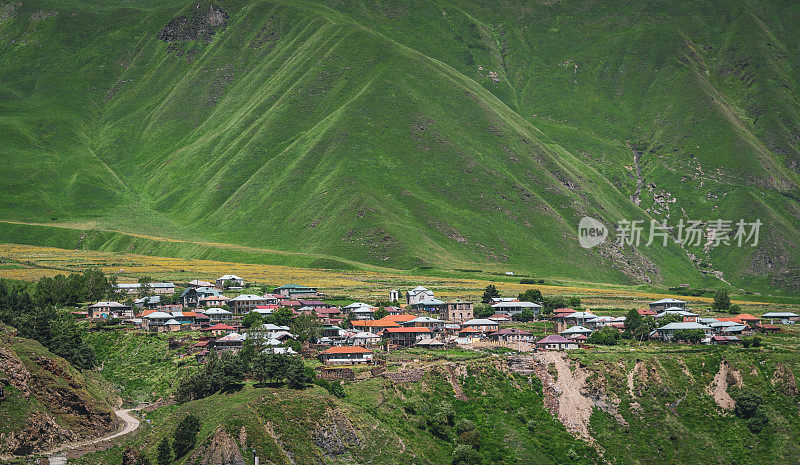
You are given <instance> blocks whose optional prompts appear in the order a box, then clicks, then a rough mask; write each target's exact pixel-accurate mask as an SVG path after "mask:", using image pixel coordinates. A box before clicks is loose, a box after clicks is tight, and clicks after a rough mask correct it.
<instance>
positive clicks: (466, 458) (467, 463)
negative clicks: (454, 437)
mask: <svg viewBox="0 0 800 465" xmlns="http://www.w3.org/2000/svg"><path fill="white" fill-rule="evenodd" d="M451 463H452V464H453V465H479V464H480V463H481V456H480V455H479V454H478V451H476V450H475V449H473V448H472V447H470V446H468V445H466V444H461V445H458V446H456V448H455V449H454V450H453V461H452V462H451Z"/></svg>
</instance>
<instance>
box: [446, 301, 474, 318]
mask: <svg viewBox="0 0 800 465" xmlns="http://www.w3.org/2000/svg"><path fill="white" fill-rule="evenodd" d="M472 310H473V305H472V302H466V301H463V300H454V301H451V302H445V303H444V305H442V306H441V311H440V315H441V317H442V318H443V319H445V320H447V321H467V320H471V319H472V318H474V315H473V311H472Z"/></svg>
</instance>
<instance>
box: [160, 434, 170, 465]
mask: <svg viewBox="0 0 800 465" xmlns="http://www.w3.org/2000/svg"><path fill="white" fill-rule="evenodd" d="M157 452H158V453H157V455H156V463H158V465H169V464H170V463H172V447H170V445H169V440H168V439H167V438H164V439H162V440H161V442H160V443H159V444H158V451H157Z"/></svg>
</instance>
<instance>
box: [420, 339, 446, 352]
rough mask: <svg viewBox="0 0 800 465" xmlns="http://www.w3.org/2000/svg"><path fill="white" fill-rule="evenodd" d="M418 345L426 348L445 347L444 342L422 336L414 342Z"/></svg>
mask: <svg viewBox="0 0 800 465" xmlns="http://www.w3.org/2000/svg"><path fill="white" fill-rule="evenodd" d="M414 345H415V346H417V347H424V348H426V349H438V348H441V347H444V342H442V341H437V340H436V339H431V338H429V337H426V338H422V339H420V340H419V341H417V343H416V344H414Z"/></svg>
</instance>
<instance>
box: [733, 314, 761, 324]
mask: <svg viewBox="0 0 800 465" xmlns="http://www.w3.org/2000/svg"><path fill="white" fill-rule="evenodd" d="M733 321H737V322H739V323H742V324H745V325H747V326H750V327H751V328H752V327H754V326H755V325H757V324H759V323H761V318H758V317H755V316H753V315H751V314H749V313H740V314H738V315H736V316H735V317H733Z"/></svg>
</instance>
